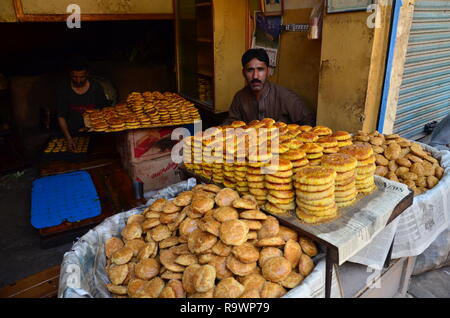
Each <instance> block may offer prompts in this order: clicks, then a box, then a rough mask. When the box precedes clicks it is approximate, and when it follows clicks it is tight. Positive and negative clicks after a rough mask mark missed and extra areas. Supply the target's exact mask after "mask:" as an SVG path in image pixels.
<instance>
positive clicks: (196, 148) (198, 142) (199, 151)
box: [192, 134, 203, 175]
mask: <svg viewBox="0 0 450 318" xmlns="http://www.w3.org/2000/svg"><path fill="white" fill-rule="evenodd" d="M192 141H193V143H192V153H193V155H194V162H193V164H194V172H195V173H196V174H198V175H202V174H203V167H202V161H203V143H202V135H201V134H197V135H195V136H194V137H193V140H192Z"/></svg>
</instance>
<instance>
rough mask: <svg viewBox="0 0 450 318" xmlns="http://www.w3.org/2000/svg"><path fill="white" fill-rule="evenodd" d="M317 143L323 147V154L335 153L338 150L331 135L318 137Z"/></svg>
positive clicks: (335, 140)
mask: <svg viewBox="0 0 450 318" xmlns="http://www.w3.org/2000/svg"><path fill="white" fill-rule="evenodd" d="M317 144H318V145H320V146H321V147H322V148H323V153H324V154H330V153H336V152H338V151H339V147H338V141H337V139H336V138H334V137H331V136H325V137H321V138H319V139H318V140H317Z"/></svg>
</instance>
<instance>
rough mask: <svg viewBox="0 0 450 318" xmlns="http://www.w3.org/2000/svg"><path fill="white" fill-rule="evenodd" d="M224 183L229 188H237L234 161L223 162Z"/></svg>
mask: <svg viewBox="0 0 450 318" xmlns="http://www.w3.org/2000/svg"><path fill="white" fill-rule="evenodd" d="M223 185H224V186H225V187H227V188H231V189H235V188H236V179H235V178H234V163H228V162H225V163H224V164H223Z"/></svg>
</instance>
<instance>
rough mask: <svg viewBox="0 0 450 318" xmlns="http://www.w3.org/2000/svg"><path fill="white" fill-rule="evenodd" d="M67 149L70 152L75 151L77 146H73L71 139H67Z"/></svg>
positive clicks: (73, 142)
mask: <svg viewBox="0 0 450 318" xmlns="http://www.w3.org/2000/svg"><path fill="white" fill-rule="evenodd" d="M67 149H68V150H69V151H70V152H75V151H76V150H77V146H76V145H75V141H73V139H72V138H71V137H70V138H67Z"/></svg>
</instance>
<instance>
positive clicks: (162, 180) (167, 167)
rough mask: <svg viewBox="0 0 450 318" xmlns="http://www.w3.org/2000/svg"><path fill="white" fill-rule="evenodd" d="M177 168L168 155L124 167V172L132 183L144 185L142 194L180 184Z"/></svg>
mask: <svg viewBox="0 0 450 318" xmlns="http://www.w3.org/2000/svg"><path fill="white" fill-rule="evenodd" d="M177 168H178V164H177V163H175V162H173V161H172V158H171V156H170V155H168V156H164V157H160V158H156V159H152V160H147V161H142V162H138V163H130V164H128V165H125V170H127V171H128V173H129V175H130V177H131V179H132V180H133V181H139V182H142V183H144V192H147V191H153V190H159V189H162V188H165V187H167V186H169V185H172V184H174V183H177V182H180V181H181V178H180V175H179V174H178V173H176V169H177Z"/></svg>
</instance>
